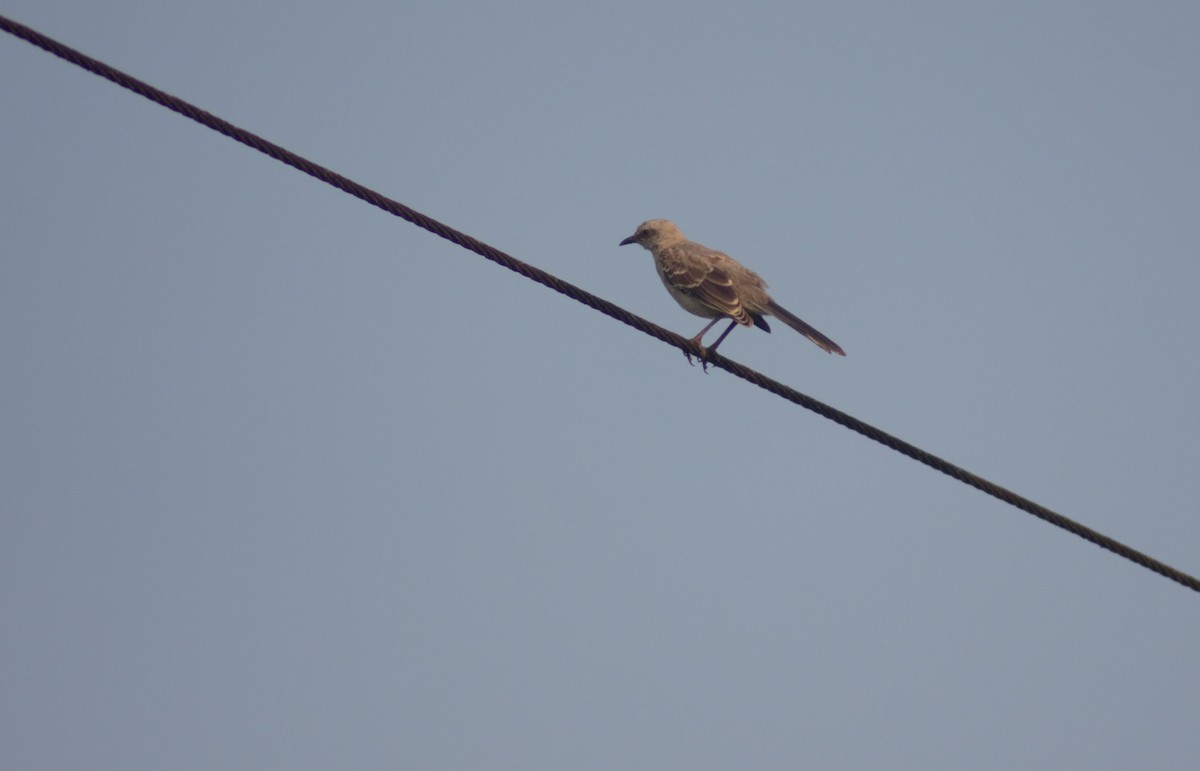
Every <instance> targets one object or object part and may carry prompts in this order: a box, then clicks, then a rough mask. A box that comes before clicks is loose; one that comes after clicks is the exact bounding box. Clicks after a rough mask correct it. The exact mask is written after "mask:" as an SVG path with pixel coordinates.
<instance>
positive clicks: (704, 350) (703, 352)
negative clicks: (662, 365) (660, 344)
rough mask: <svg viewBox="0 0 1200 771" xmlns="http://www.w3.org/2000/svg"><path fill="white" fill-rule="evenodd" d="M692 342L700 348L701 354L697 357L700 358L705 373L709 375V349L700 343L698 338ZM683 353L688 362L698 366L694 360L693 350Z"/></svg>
mask: <svg viewBox="0 0 1200 771" xmlns="http://www.w3.org/2000/svg"><path fill="white" fill-rule="evenodd" d="M692 342H693V343H695V344H696V347H697V348H699V349H700V355H699V356H697V357H696V358H697V359H699V360H700V368H701V369H702V370H704V374H706V375H707V374H708V349H707V348H705V347H704V346H703V345H700V341H698V340H693V341H692ZM683 355H684V356H686V357H687V360H688V364H691V365H692V366H693V367H694V366H696V362H694V361H692V352H691V351H684V352H683Z"/></svg>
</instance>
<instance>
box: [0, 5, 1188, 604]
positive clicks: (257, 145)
mask: <svg viewBox="0 0 1200 771" xmlns="http://www.w3.org/2000/svg"><path fill="white" fill-rule="evenodd" d="M0 29H3V30H4V31H5V32H8V33H10V34H12V35H14V36H16V37H19V38H21V39H22V40H25V41H27V42H29V43H32V44H33V45H35V46H37V47H39V48H41V49H43V50H45V51H47V52H49V53H51V54H54V55H55V56H57V57H59V58H61V59H65V60H66V61H68V62H71V63H72V64H75V65H77V66H79V67H82V68H83V69H85V70H87V71H89V72H92V73H94V74H96V75H99V76H100V77H102V78H105V79H107V80H110V81H112V82H113V83H116V84H117V85H119V86H121V87H122V88H126V89H129V90H130V91H133V92H134V93H136V94H140V95H142V96H144V97H146V98H147V99H149V100H150V101H152V102H155V103H157V104H160V105H162V106H163V107H166V108H167V109H169V110H173V111H175V112H177V113H179V114H181V115H184V116H186V117H188V118H191V119H192V120H194V121H196V122H197V123H200V124H202V125H204V126H207V127H209V128H211V129H213V130H214V131H218V132H220V133H222V134H224V135H225V136H227V137H229V138H231V139H234V140H236V141H238V142H241V143H242V144H244V145H247V146H248V147H252V148H254V149H255V150H258V151H259V152H261V153H265V154H266V155H269V156H271V157H272V158H274V159H276V160H278V161H281V162H283V163H286V164H287V165H289V166H292V167H293V168H296V169H299V170H300V171H303V172H304V173H305V174H308V175H310V176H313V177H315V178H317V179H319V180H321V181H322V182H325V183H326V184H329V185H332V186H334V187H336V188H338V189H339V190H343V191H345V192H347V193H349V194H350V195H353V196H355V197H356V198H360V199H362V200H364V201H366V202H367V203H369V204H372V205H373V206H377V207H379V208H380V209H383V210H384V211H386V212H388V213H390V214H394V215H395V216H397V217H400V218H401V219H404V220H407V221H408V222H411V223H412V224H414V225H417V226H418V227H421V228H424V229H425V230H428V231H429V232H431V233H433V234H435V235H438V236H440V237H442V238H444V239H446V240H447V241H450V242H452V243H455V244H458V245H459V246H461V247H463V248H464V249H469V250H470V251H472V252H475V253H476V254H478V255H480V256H482V257H485V258H487V259H489V260H491V261H492V262H495V263H498V264H500V265H503V266H504V267H506V268H508V269H509V270H511V271H514V272H516V273H519V274H521V275H522V276H525V277H526V278H529V279H532V280H533V281H536V282H538V283H539V284H542V285H543V286H547V287H549V288H551V289H553V290H554V291H556V292H560V293H562V294H564V295H566V296H568V297H570V298H572V299H574V300H577V301H579V302H581V303H583V304H584V305H587V306H588V307H590V308H594V309H595V310H598V311H600V312H601V313H603V314H605V315H607V316H611V317H612V318H614V319H617V320H618V321H620V322H622V323H624V324H628V325H629V326H631V327H633V328H634V329H637V330H639V331H641V332H644V333H646V334H648V335H650V336H651V337H655V338H657V339H659V340H661V341H663V342H665V343H667V344H668V345H673V346H675V347H676V348H679V349H680V350H682V351H684V352H685V353H689V354H691V355H693V356H699V355H700V354H701V351H700V348H699V347H698V346H697V345H695V344H693V343H692V342H691V341H690V340H687V339H686V338H684V337H682V336H680V335H677V334H675V333H674V332H671V331H670V330H667V329H664V328H662V327H660V326H658V325H657V324H653V323H651V322H649V321H647V320H646V319H643V318H642V317H640V316H637V315H635V314H632V313H630V312H629V311H626V310H625V309H624V308H621V307H619V306H617V305H615V304H613V303H611V302H609V301H608V300H605V299H603V298H601V297H597V296H596V295H594V294H592V293H590V292H587V291H585V290H583V289H580V288H579V287H577V286H575V285H573V284H570V283H568V282H566V281H563V280H562V279H560V278H558V277H557V276H554V275H551V274H550V273H547V272H546V271H544V270H541V269H539V268H536V267H534V266H532V265H529V264H528V263H525V262H522V261H521V260H518V259H517V258H515V257H512V256H511V255H508V254H505V253H504V252H502V251H500V250H499V249H496V248H494V247H492V246H489V245H487V244H485V243H483V242H482V241H480V240H478V239H476V238H473V237H471V236H469V235H467V234H465V233H462V232H460V231H458V230H455V229H454V228H452V227H450V226H448V225H444V224H442V223H441V222H438V221H437V220H435V219H433V218H431V217H427V216H426V215H424V214H421V213H420V212H418V211H416V210H414V209H411V208H409V207H407V206H405V205H404V204H402V203H400V202H398V201H394V200H392V199H391V198H388V197H386V196H383V195H380V194H379V193H376V192H375V191H373V190H371V189H370V188H367V187H364V186H362V185H360V184H358V183H357V182H354V181H353V180H350V179H348V178H346V177H343V176H342V175H340V174H337V173H336V172H333V171H331V170H329V169H326V168H325V167H323V166H319V165H317V164H315V163H313V162H312V161H309V160H308V159H306V158H303V157H301V156H299V155H297V154H295V153H293V152H291V151H290V150H287V149H285V148H283V147H280V146H279V145H277V144H274V143H273V142H268V141H267V140H265V139H263V138H262V137H260V136H257V135H256V134H253V133H251V132H249V131H246V130H245V129H241V128H238V127H237V126H235V125H233V124H232V123H230V122H228V121H226V120H223V119H221V118H218V117H217V116H215V115H213V114H211V113H209V112H205V111H204V110H201V109H200V108H199V107H196V106H195V105H192V104H190V103H188V102H185V101H183V100H182V99H179V98H177V97H174V96H172V95H170V94H168V93H166V92H165V91H161V90H159V89H157V88H154V87H153V86H151V85H149V84H148V83H145V82H143V81H141V80H138V79H137V78H134V77H132V76H130V75H127V74H126V73H124V72H121V71H120V70H118V69H116V68H114V67H110V66H109V65H107V64H105V63H103V62H101V61H98V60H96V59H93V58H91V57H90V56H87V55H85V54H83V53H81V52H79V51H76V50H75V49H73V48H70V47H69V46H66V45H63V44H62V43H59V42H58V41H56V40H54V39H52V38H49V37H46V36H45V35H43V34H41V33H40V32H37V31H35V30H33V29H30V28H29V27H26V26H24V25H22V24H18V23H17V22H14V21H12V20H10V19H8V18H6V17H4V16H0ZM709 364H710V365H713V366H716V367H718V368H720V369H723V370H725V371H726V372H729V373H730V374H733V375H736V376H737V377H740V378H742V379H743V380H746V381H747V382H750V383H753V384H754V385H756V386H758V387H759V388H762V389H764V390H766V391H769V392H770V393H773V394H775V395H776V396H779V397H782V398H784V399H786V400H788V401H790V402H792V403H793V404H797V405H799V406H801V407H804V408H805V409H808V410H812V411H813V412H815V413H817V414H818V415H821V416H823V417H825V418H828V419H829V420H832V421H833V422H835V423H837V424H839V425H841V426H844V427H846V428H848V429H850V430H851V431H855V432H857V433H859V434H862V435H863V436H865V437H867V438H868V439H873V440H874V441H876V442H879V443H880V444H882V445H884V446H886V447H889V448H891V449H893V450H895V451H896V452H898V453H901V454H902V455H906V456H908V457H909V458H912V459H913V460H915V461H918V462H920V463H924V464H925V465H926V466H929V467H930V468H933V469H936V470H938V471H940V472H942V473H943V474H946V475H948V476H950V477H953V478H954V479H957V480H958V481H960V482H962V483H964V484H967V485H970V486H971V487H974V488H976V489H977V490H980V491H982V492H984V493H987V494H988V495H990V496H992V497H994V498H997V499H999V500H1001V501H1004V502H1005V503H1007V504H1009V505H1011V506H1014V507H1016V508H1018V509H1020V510H1022V511H1024V512H1027V513H1029V514H1032V515H1033V516H1035V517H1037V518H1038V519H1041V520H1044V521H1046V522H1049V523H1050V524H1052V525H1054V526H1055V527H1059V528H1062V529H1063V530H1066V531H1067V532H1070V533H1074V534H1075V535H1077V536H1079V537H1080V538H1083V539H1084V540H1086V541H1090V542H1091V543H1093V544H1095V545H1097V546H1099V547H1100V548H1102V549H1107V550H1108V551H1111V552H1113V553H1114V554H1118V555H1120V556H1122V557H1124V558H1125V559H1127V560H1130V561H1131V562H1134V563H1136V564H1138V565H1141V566H1142V567H1144V568H1146V569H1147V570H1152V571H1154V572H1155V573H1158V574H1159V575H1161V576H1164V577H1166V578H1169V579H1170V580H1172V581H1175V582H1176V583H1179V584H1182V585H1183V586H1186V587H1187V588H1189V589H1191V590H1193V591H1197V592H1200V580H1198V579H1196V578H1195V577H1193V576H1191V575H1188V574H1187V573H1184V572H1182V571H1179V570H1176V569H1175V568H1173V567H1171V566H1170V565H1167V564H1165V563H1163V562H1160V561H1158V560H1156V559H1154V558H1153V557H1150V556H1148V555H1146V554H1143V553H1142V552H1140V551H1137V550H1136V549H1133V548H1131V547H1129V546H1126V545H1125V544H1123V543H1121V542H1120V541H1117V540H1115V539H1113V538H1110V537H1108V536H1106V535H1104V534H1103V533H1099V532H1097V531H1095V530H1092V529H1091V528H1089V527H1087V526H1085V525H1082V524H1080V523H1078V522H1076V521H1074V520H1072V519H1069V518H1067V517H1064V516H1063V515H1061V514H1058V513H1056V512H1054V511H1051V510H1050V509H1048V508H1046V507H1045V506H1042V505H1040V504H1037V503H1034V502H1033V501H1031V500H1029V499H1028V498H1025V497H1022V496H1020V495H1017V494H1016V493H1014V492H1012V491H1011V490H1008V489H1006V488H1004V487H1001V486H999V485H997V484H994V483H992V482H989V481H988V480H986V479H984V478H983V477H980V476H978V475H976V474H972V473H971V472H969V471H967V470H965V469H963V468H960V467H959V466H956V465H954V464H953V463H950V462H949V461H946V460H943V459H942V458H939V457H938V456H936V455H933V454H932V453H929V452H926V451H925V450H922V449H921V448H919V447H917V446H915V445H912V444H909V443H908V442H905V441H904V440H902V439H899V438H897V437H895V436H892V435H891V434H889V433H887V432H886V431H882V430H880V429H878V428H875V427H874V426H872V425H870V424H868V423H864V422H863V421H861V420H859V419H858V418H855V417H853V416H852V415H848V414H846V413H845V412H842V411H841V410H838V409H836V408H834V407H831V406H829V405H828V404H825V403H823V402H820V401H818V400H816V399H814V398H812V397H811V396H808V395H806V394H803V393H800V392H799V391H797V390H795V389H793V388H790V387H788V386H786V385H784V384H782V383H780V382H778V381H776V380H772V379H771V378H769V377H767V376H766V375H763V374H762V373H760V372H757V371H756V370H753V369H750V368H749V367H746V366H745V365H742V364H739V363H738V362H736V361H733V360H731V359H726V358H725V357H723V356H720V355H718V354H712V355H710V357H709Z"/></svg>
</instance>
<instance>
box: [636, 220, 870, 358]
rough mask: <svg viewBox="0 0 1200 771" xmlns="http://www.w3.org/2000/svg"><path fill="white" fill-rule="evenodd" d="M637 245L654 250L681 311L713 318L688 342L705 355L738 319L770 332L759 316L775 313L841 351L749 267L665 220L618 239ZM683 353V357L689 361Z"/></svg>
mask: <svg viewBox="0 0 1200 771" xmlns="http://www.w3.org/2000/svg"><path fill="white" fill-rule="evenodd" d="M626 244H641V245H642V246H643V247H645V248H646V250H647V251H649V252H650V254H652V255H654V267H655V268H657V269H658V276H659V278H661V279H662V282H663V285H664V286H666V287H667V291H668V292H670V293H671V296H672V297H674V298H675V302H677V303H679V304H680V305H681V306H682V307H683V309H684V310H686V311H688V312H690V313H694V314H696V315H697V316H703V317H704V318H706V319H712V321H710V322H709V323H708V326H706V327H704V329H702V330H700V334H698V335H696V336H695V337H693V338H692V340H691V341H692V342H693V343H694V344H696V345H697V346H700V349H701V350H703V351H705V354H706V355H707V354H708V353H711V352H712V351H715V350H717V346H718V345H720V344H721V341H722V340H724V339H725V336H726V335H728V334H729V333H730V332H732V331H733V328H734V327H736V326H737V325H738V324H741V325H742V326H745V327H748V326H751V325H753V326H756V327H758V328H760V329H762V330H763V331H764V332H770V331H771V328H770V327H769V326H768V325H767V320H766V319H765V318H764V316H774V317H775V318H777V319H779V320H780V321H782V322H783V323H784V324H787V325H788V326H789V327H791V328H792V329H794V330H796V331H797V332H799V333H800V334H802V335H804V336H805V337H807V338H808V339H809V340H812V341H813V342H814V343H816V344H817V345H818V346H820V347H821V348H822V349H823V350H825V351H827V352H829V353H836V354H837V355H839V356H845V355H846V352H845V351H843V350H842V348H841V346H839V345H838V344H837V343H835V342H833V341H832V340H830V339H829V338H828V337H826V336H825V335H823V334H821V333H820V332H818V331H817V330H815V329H813V328H812V327H811V326H809V325H808V324H806V323H805V322H804V321H801V320H800V319H799V318H798V317H797V316H795V315H794V314H793V313H792V312H791V311H789V310H787V309H786V308H784V307H782V306H781V305H779V303H777V302H775V301H774V300H772V299H771V295H769V294H767V282H765V281H763V280H762V278H761V277H759V275H758V274H757V273H755V272H754V271H752V270H750V269H749V268H747V267H745V266H743V265H742V264H741V263H740V262H738V261H737V260H735V259H733V258H732V257H730V256H729V255H727V254H724V253H723V252H718V251H716V250H715V249H709V248H708V247H707V246H704V245H703V244H698V243H696V242H695V241H689V240H687V239H686V238H684V235H683V233H681V232H680V230H679V228H677V227H676V226H675V223H673V222H671V221H669V220H647V221H645V222H643V223H642V224H641V225H638V229H637V231H636V232H635V233H634V234H633V235H631V236H630V237H629V238H626V239H625V240H624V241H622V242H621V246H625V245H626ZM723 318H728V319H731V320H732V321H731V323H730V324H729V326H728V327H727V328H726V329H725V331H724V332H722V333H721V336H720V337H718V338H717V342H715V343H713V344H712V345H711V346H709V347H708V349H707V350H706V349H705V348H704V346H703V345H701V343H700V341H701V339H702V338H703V337H704V334H705V333H706V332H708V330H710V329H712V328H713V325H714V324H716V323H717V322H718V321H720V320H721V319H723ZM691 358H692V357H691V356H690V355H689V356H688V361H691Z"/></svg>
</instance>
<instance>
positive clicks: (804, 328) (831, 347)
mask: <svg viewBox="0 0 1200 771" xmlns="http://www.w3.org/2000/svg"><path fill="white" fill-rule="evenodd" d="M767 309H768V310H770V311H771V315H772V316H774V317H775V318H777V319H779V320H780V321H782V322H783V323H784V324H787V325H788V326H789V327H791V328H792V329H794V330H796V331H797V332H799V333H800V334H802V335H804V336H805V337H807V338H808V339H809V340H812V341H813V342H814V343H816V344H817V345H818V346H819V347H820V348H821V349H822V350H824V351H825V352H826V353H836V354H837V355H838V356H845V355H846V352H845V351H843V350H842V347H841V346H840V345H838V344H837V343H835V342H833V341H832V340H830V339H829V338H828V337H826V336H825V335H823V334H821V333H820V332H818V331H817V330H815V329H813V328H812V327H810V326H809V325H808V324H807V323H805V322H804V321H802V320H801V319H800V318H799V317H798V316H796V315H795V314H793V313H792V312H791V311H789V310H788V309H787V308H784V307H783V306H781V305H780V304H779V303H777V302H775V301H774V300H771V301H770V302H768V303H767Z"/></svg>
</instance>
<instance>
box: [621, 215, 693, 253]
mask: <svg viewBox="0 0 1200 771" xmlns="http://www.w3.org/2000/svg"><path fill="white" fill-rule="evenodd" d="M683 240H686V239H684V237H683V233H681V232H680V231H679V228H677V227H675V223H674V222H671V221H670V220H646V221H645V222H643V223H642V224H640V225H638V228H637V230H635V231H634V233H633V235H631V236H630V237H629V238H626V239H625V240H624V241H622V242H621V246H624V245H625V244H640V245H641V246H643V247H645V248H646V249H649V250H650V251H654V249H655V248H657V247H660V246H669V245H670V244H673V243H677V242H679V241H683Z"/></svg>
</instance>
